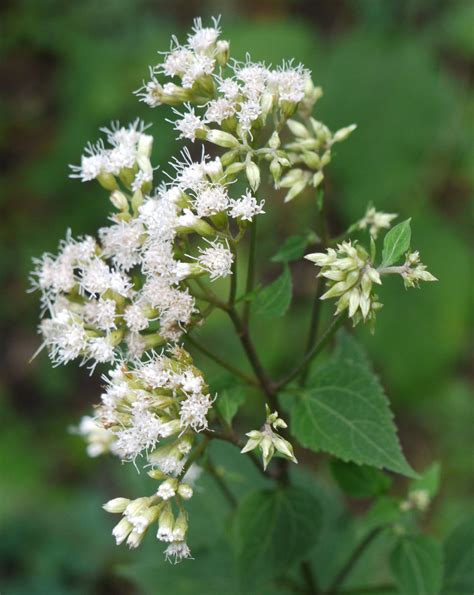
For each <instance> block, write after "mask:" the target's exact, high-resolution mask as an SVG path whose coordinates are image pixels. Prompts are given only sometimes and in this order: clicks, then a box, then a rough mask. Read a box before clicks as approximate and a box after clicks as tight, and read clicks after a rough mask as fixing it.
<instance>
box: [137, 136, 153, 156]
mask: <svg viewBox="0 0 474 595" xmlns="http://www.w3.org/2000/svg"><path fill="white" fill-rule="evenodd" d="M152 147H153V137H152V136H151V134H140V138H139V139H138V155H143V157H148V158H149V157H150V155H151V149H152Z"/></svg>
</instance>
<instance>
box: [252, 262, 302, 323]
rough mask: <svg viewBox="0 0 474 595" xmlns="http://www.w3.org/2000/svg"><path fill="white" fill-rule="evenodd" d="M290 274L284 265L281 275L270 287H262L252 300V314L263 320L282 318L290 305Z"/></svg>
mask: <svg viewBox="0 0 474 595" xmlns="http://www.w3.org/2000/svg"><path fill="white" fill-rule="evenodd" d="M292 289H293V288H292V282H291V273H290V269H289V267H288V265H285V268H284V270H283V273H282V274H281V275H280V276H279V277H278V278H277V279H276V280H275V281H273V283H270V285H267V286H266V287H264V288H263V289H262V290H261V291H260V292H259V293H258V294H257V296H256V298H255V300H254V302H253V303H254V313H255V315H257V316H261V317H263V318H278V317H280V316H283V314H285V312H286V311H287V310H288V308H289V307H290V304H291V297H292Z"/></svg>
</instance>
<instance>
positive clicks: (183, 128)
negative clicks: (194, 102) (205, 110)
mask: <svg viewBox="0 0 474 595" xmlns="http://www.w3.org/2000/svg"><path fill="white" fill-rule="evenodd" d="M185 107H186V108H187V110H188V111H187V112H186V113H185V114H180V113H179V112H178V111H175V113H176V114H177V115H178V116H180V119H178V120H176V121H175V122H174V129H175V130H177V131H178V132H179V133H180V134H179V137H178V138H186V139H188V140H190V141H192V142H194V141H195V140H196V134H197V133H198V132H199V131H200V130H204V129H205V128H206V126H205V124H204V122H203V121H202V120H201V118H200V117H199V116H197V115H196V112H195V111H194V108H192V107H191V106H190V105H189V104H187V105H186V106H185Z"/></svg>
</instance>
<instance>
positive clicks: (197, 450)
mask: <svg viewBox="0 0 474 595" xmlns="http://www.w3.org/2000/svg"><path fill="white" fill-rule="evenodd" d="M210 439H211V438H210V436H208V435H207V434H206V435H204V438H203V439H202V440H201V442H200V443H199V444H198V445H197V446H196V448H195V449H194V450H193V451H192V452H191V454H190V455H189V458H188V460H187V461H186V463H185V465H184V467H183V469H182V471H181V473H180V474H179V475H178V479H179V480H181V479H183V477H184V476H185V475H186V473H187V472H188V470H189V468H190V467H191V465H192V464H193V463H194V462H195V461H197V460H198V459H199V457H200V456H201V455H202V454H203V452H204V451H205V450H206V448H207V445H208V444H209V441H210Z"/></svg>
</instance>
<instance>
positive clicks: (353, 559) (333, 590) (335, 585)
mask: <svg viewBox="0 0 474 595" xmlns="http://www.w3.org/2000/svg"><path fill="white" fill-rule="evenodd" d="M383 529H384V527H375V529H372V531H370V532H369V533H367V535H366V536H365V537H364V539H363V540H362V541H361V542H360V543H359V545H358V546H357V547H356V549H355V550H354V551H353V552H352V554H351V556H350V557H349V559H348V560H347V562H346V563H345V564H344V566H343V567H342V568H341V570H340V571H339V573H338V574H337V575H336V577H335V579H334V580H333V582H332V583H331V585H330V587H329V589H328V590H327V591H326V595H337V593H338V592H339V589H340V587H341V586H342V584H343V583H344V581H345V580H346V578H347V577H348V576H349V574H350V573H351V571H352V569H353V568H354V566H355V565H356V564H357V562H358V561H359V559H360V558H361V556H362V554H363V553H364V552H365V551H366V549H367V548H368V547H369V545H370V544H371V543H372V542H373V541H374V539H375V538H376V537H377V536H378V535H379V534H380V533H381V532H382V530H383Z"/></svg>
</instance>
